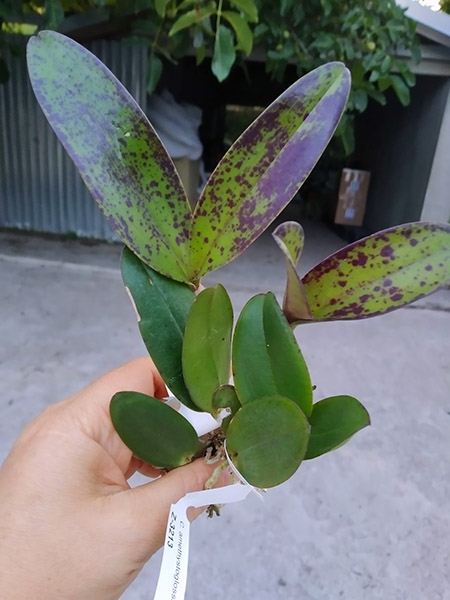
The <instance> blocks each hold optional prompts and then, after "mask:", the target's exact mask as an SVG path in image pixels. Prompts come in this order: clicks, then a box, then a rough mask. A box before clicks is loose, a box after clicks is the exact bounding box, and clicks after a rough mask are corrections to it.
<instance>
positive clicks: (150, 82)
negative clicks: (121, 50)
mask: <svg viewBox="0 0 450 600" xmlns="http://www.w3.org/2000/svg"><path fill="white" fill-rule="evenodd" d="M162 69H163V64H162V60H161V59H160V58H159V56H156V55H155V54H153V53H150V55H149V57H148V65H147V92H148V93H149V94H153V92H154V91H155V90H156V86H157V85H158V81H159V80H160V78H161V73H162Z"/></svg>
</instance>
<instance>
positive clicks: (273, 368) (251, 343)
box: [233, 293, 312, 417]
mask: <svg viewBox="0 0 450 600" xmlns="http://www.w3.org/2000/svg"><path fill="white" fill-rule="evenodd" d="M233 375H234V385H235V386H236V392H237V395H238V398H239V401H240V402H241V404H242V405H246V404H248V403H250V402H255V401H258V398H261V397H263V396H269V395H272V394H273V395H277V394H280V395H281V396H285V397H286V398H289V399H290V400H292V401H293V402H295V403H296V404H297V405H298V406H299V407H300V408H301V409H302V411H303V412H304V413H305V415H306V416H307V417H308V416H309V415H310V414H311V409H312V385H311V379H310V376H309V372H308V367H307V366H306V363H305V360H304V358H303V355H302V353H301V351H300V348H299V347H298V344H297V341H296V339H295V337H294V334H293V332H292V329H291V327H289V324H288V322H287V321H286V318H285V317H284V315H283V313H282V312H281V309H280V307H279V306H278V303H277V301H276V299H275V296H274V295H273V294H272V293H268V294H265V295H262V294H260V295H258V296H254V297H253V298H251V299H250V300H249V301H248V302H247V304H246V305H245V306H244V308H243V310H242V312H241V314H240V316H239V319H238V322H237V324H236V330H235V333H234V339H233Z"/></svg>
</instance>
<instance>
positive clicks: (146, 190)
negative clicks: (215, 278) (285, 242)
mask: <svg viewBox="0 0 450 600" xmlns="http://www.w3.org/2000/svg"><path fill="white" fill-rule="evenodd" d="M28 68H29V73H30V78H31V82H32V85H33V88H34V92H35V94H36V97H37V99H38V101H39V103H40V104H41V107H42V110H43V111H44V114H45V116H46V117H47V119H48V121H49V122H50V125H51V126H52V127H53V129H54V131H55V133H56V134H57V136H58V137H59V138H60V140H61V142H62V144H63V146H64V147H65V149H66V150H67V152H68V153H69V155H70V156H71V158H72V159H73V161H74V162H75V165H76V166H77V168H78V170H79V171H80V174H81V176H82V178H83V179H84V182H85V183H86V185H87V187H88V188H89V190H90V191H91V193H92V195H93V196H94V198H95V200H96V201H97V202H98V204H99V206H100V208H101V210H102V212H103V213H104V215H105V216H106V218H107V219H108V222H109V224H110V225H111V227H112V228H113V229H114V231H115V232H116V233H117V235H118V236H119V237H120V238H121V239H122V241H123V242H124V243H125V245H127V246H128V247H129V248H130V249H131V250H132V251H133V252H134V253H135V254H137V255H138V256H139V257H140V258H141V259H142V260H143V261H144V262H145V263H146V264H148V265H150V266H151V267H152V268H153V269H155V270H156V271H158V272H160V273H162V274H164V275H167V276H168V277H172V278H173V279H177V280H179V281H189V279H188V277H187V275H186V264H187V252H188V238H189V229H190V224H191V211H190V205H189V202H188V199H187V197H186V193H185V191H184V189H183V186H182V184H181V181H180V178H179V175H178V173H177V171H176V169H175V167H174V164H173V162H172V160H171V159H170V157H169V155H168V154H167V152H166V150H165V148H164V147H163V146H162V144H161V142H160V140H159V138H158V136H157V135H156V133H155V131H154V130H153V128H152V126H151V125H150V123H149V122H148V120H147V117H146V116H145V115H144V113H143V112H142V110H141V109H140V108H139V106H138V105H137V104H136V102H135V100H134V99H133V98H132V97H131V95H130V94H129V93H128V92H127V91H126V90H125V88H124V87H123V86H122V84H121V83H120V82H119V81H118V80H117V79H116V77H115V76H114V75H113V74H112V73H111V72H110V71H109V70H108V69H107V68H106V67H105V66H104V65H103V64H102V63H101V62H100V61H99V60H98V59H97V58H96V57H95V56H94V55H93V54H91V53H90V52H89V51H88V50H86V49H85V48H83V47H82V46H80V45H79V44H77V43H76V42H74V41H73V40H71V39H69V38H67V37H65V36H63V35H60V34H58V33H55V32H50V31H45V32H41V33H40V34H39V36H35V37H33V38H31V40H30V41H29V43H28ZM61 73H64V77H61Z"/></svg>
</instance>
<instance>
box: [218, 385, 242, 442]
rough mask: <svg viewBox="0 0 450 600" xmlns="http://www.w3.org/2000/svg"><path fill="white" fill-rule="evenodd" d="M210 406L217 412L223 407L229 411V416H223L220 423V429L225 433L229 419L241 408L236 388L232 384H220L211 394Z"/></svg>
mask: <svg viewBox="0 0 450 600" xmlns="http://www.w3.org/2000/svg"><path fill="white" fill-rule="evenodd" d="M212 407H213V409H214V410H215V411H217V412H219V411H220V410H221V409H223V408H226V409H228V410H229V411H230V416H229V417H225V418H224V419H223V421H222V425H221V428H222V430H223V431H224V432H225V433H226V432H227V430H228V427H229V425H230V421H231V419H232V418H233V416H234V415H235V414H236V413H237V411H238V410H239V409H240V408H241V403H240V402H239V398H238V397H237V394H236V388H235V387H234V385H229V384H224V385H220V386H219V387H218V388H217V389H216V390H215V392H214V394H213V398H212Z"/></svg>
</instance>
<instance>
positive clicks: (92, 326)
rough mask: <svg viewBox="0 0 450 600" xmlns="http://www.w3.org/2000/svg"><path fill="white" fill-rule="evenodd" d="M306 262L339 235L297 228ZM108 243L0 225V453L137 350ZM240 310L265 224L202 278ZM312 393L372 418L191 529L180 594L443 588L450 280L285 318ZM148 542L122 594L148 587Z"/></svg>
mask: <svg viewBox="0 0 450 600" xmlns="http://www.w3.org/2000/svg"><path fill="white" fill-rule="evenodd" d="M305 229H306V235H307V243H306V248H305V256H304V259H303V261H302V266H303V270H306V269H307V268H310V267H311V266H312V265H313V264H314V263H315V262H317V261H318V260H320V259H321V258H323V257H324V256H325V255H326V254H328V253H329V252H331V251H333V250H335V249H337V248H338V247H339V246H340V245H343V243H342V241H341V240H340V239H339V238H338V237H337V236H335V235H334V234H333V233H331V232H329V231H326V230H325V229H324V228H323V227H322V226H318V225H316V224H314V223H310V224H307V226H306V227H305ZM119 254H120V249H119V247H117V246H114V245H103V244H99V245H98V244H97V245H93V246H90V245H86V244H83V243H80V242H78V241H74V242H57V241H49V240H42V239H39V238H32V237H27V236H21V235H20V236H19V235H14V234H1V235H0V272H1V278H2V279H1V280H2V286H1V288H0V298H1V304H0V306H1V311H2V312H1V326H0V330H1V335H0V338H1V341H2V344H1V347H0V390H1V396H0V398H1V399H0V415H1V418H0V459H1V458H3V457H4V456H5V454H6V453H7V451H8V449H9V447H10V446H11V444H12V443H13V440H14V439H15V437H16V436H17V435H18V433H19V432H20V430H21V429H22V427H23V426H24V425H25V424H26V423H27V422H28V421H29V420H30V419H31V418H32V417H33V416H34V415H36V414H37V413H39V412H40V411H41V410H42V409H43V408H45V407H46V406H47V405H48V404H49V403H51V402H54V401H56V400H58V399H61V398H63V397H65V396H67V395H69V394H71V393H73V392H75V391H76V390H78V389H80V388H81V387H83V386H84V385H86V384H87V383H88V382H89V381H91V380H92V379H94V378H95V377H97V376H98V375H100V374H101V373H103V372H104V371H105V370H107V369H110V368H112V367H114V366H116V365H118V364H120V363H122V362H124V361H126V360H129V359H130V358H132V357H134V356H139V355H142V354H144V353H145V349H144V347H143V344H142V342H141V340H140V337H139V334H138V330H137V326H136V321H135V317H134V314H133V311H132V309H131V306H130V304H129V300H128V298H127V296H126V294H125V292H124V290H123V286H122V284H121V279H120V274H119V269H118V263H119ZM216 281H221V282H222V283H224V285H225V286H226V287H227V289H228V290H229V292H230V295H231V297H232V300H233V303H234V305H235V308H236V311H238V310H240V309H241V308H242V306H243V304H244V303H245V302H246V301H247V299H248V298H249V297H250V296H251V295H253V294H255V293H257V292H260V291H267V290H269V289H271V290H272V291H274V292H275V293H276V294H277V295H278V297H279V298H281V295H282V290H283V286H284V266H283V258H282V256H281V255H280V253H279V251H278V249H277V248H276V246H275V244H274V243H273V242H272V240H271V239H270V237H269V236H267V235H265V236H263V237H262V238H261V239H260V240H259V241H258V242H257V244H255V245H254V246H252V247H251V248H250V249H249V250H248V251H247V252H246V253H245V254H244V255H243V256H242V257H240V259H238V260H237V261H235V262H234V263H232V264H231V265H229V266H227V267H225V268H224V269H222V270H221V272H217V273H215V274H213V275H211V276H210V277H209V280H208V281H207V283H214V282H216ZM297 335H298V339H299V341H300V344H301V347H302V350H303V352H304V355H305V358H306V360H307V362H308V365H309V367H310V371H311V375H312V379H313V381H314V383H316V384H317V390H316V392H315V399H316V400H318V399H320V398H321V397H324V396H327V395H334V394H339V393H347V394H351V395H354V396H356V397H357V398H359V399H360V400H361V401H362V402H363V403H364V404H365V405H366V407H367V408H368V410H369V412H370V414H371V417H372V427H370V428H368V429H366V430H364V431H362V432H360V433H359V434H358V435H357V436H355V437H354V438H353V439H352V440H351V441H350V442H349V443H348V444H347V445H346V446H344V447H343V448H341V449H339V450H337V451H335V452H333V453H331V454H328V455H325V456H323V457H321V458H319V459H316V460H314V461H307V462H305V463H304V464H303V465H302V466H301V468H300V469H299V471H298V473H297V474H296V475H295V476H294V477H293V478H292V479H291V480H290V481H289V482H286V483H285V484H283V485H281V486H279V487H278V488H275V489H273V490H271V491H270V492H269V493H268V494H267V496H266V499H265V502H264V503H261V502H259V501H258V500H257V499H253V498H251V499H248V500H246V501H245V502H243V503H240V504H236V505H230V506H228V507H226V508H225V509H224V510H223V515H222V516H221V517H220V518H218V519H217V518H215V519H213V520H208V519H206V518H204V517H202V518H200V519H199V520H198V521H197V523H196V524H195V526H194V527H193V528H192V533H191V535H192V539H191V559H190V578H189V581H188V590H187V594H186V598H187V599H190V600H194V599H195V600H209V599H210V598H214V599H215V600H246V599H253V598H258V600H278V599H283V600H340V599H341V598H345V599H349V600H360V599H361V600H362V599H364V600H381V599H383V600H406V599H408V600H422V599H424V600H447V599H450V568H449V567H450V564H449V563H450V558H449V554H450V541H449V540H450V510H449V498H450V477H449V458H450V393H449V392H450V291H445V292H441V293H440V294H438V295H435V296H434V297H433V296H432V297H430V298H429V299H427V300H425V301H422V302H421V303H420V305H418V307H417V308H414V309H413V308H406V309H403V310H400V311H397V312H395V313H392V314H390V315H387V316H385V317H381V318H376V319H369V320H367V321H363V322H359V323H358V322H349V323H331V324H319V325H309V326H304V327H302V328H298V329H297ZM159 561H160V556H156V557H155V558H154V559H152V560H151V561H150V563H149V564H148V565H147V567H146V568H145V569H144V571H143V573H142V574H141V575H140V577H139V578H138V579H137V580H136V582H135V583H134V584H133V585H132V587H131V588H130V589H129V590H128V591H127V592H126V593H125V595H124V596H123V598H124V600H144V599H149V598H152V597H153V592H154V588H155V585H156V580H157V575H158V569H159Z"/></svg>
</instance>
